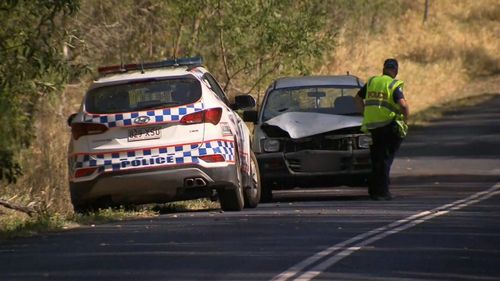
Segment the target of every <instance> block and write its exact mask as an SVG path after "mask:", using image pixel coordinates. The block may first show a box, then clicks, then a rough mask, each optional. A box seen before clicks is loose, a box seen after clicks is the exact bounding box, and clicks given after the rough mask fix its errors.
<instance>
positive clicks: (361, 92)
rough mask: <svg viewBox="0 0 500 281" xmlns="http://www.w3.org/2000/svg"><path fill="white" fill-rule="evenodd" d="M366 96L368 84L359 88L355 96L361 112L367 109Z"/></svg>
mask: <svg viewBox="0 0 500 281" xmlns="http://www.w3.org/2000/svg"><path fill="white" fill-rule="evenodd" d="M365 97H366V84H365V85H363V87H362V88H361V89H359V91H358V93H357V94H356V96H355V97H354V101H355V102H356V107H357V108H358V110H359V112H360V113H361V114H363V112H364V111H365V102H364V101H363V99H364V98H365Z"/></svg>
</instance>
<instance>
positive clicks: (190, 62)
mask: <svg viewBox="0 0 500 281" xmlns="http://www.w3.org/2000/svg"><path fill="white" fill-rule="evenodd" d="M202 63H203V58H202V57H192V58H179V59H170V60H164V61H158V62H147V63H131V64H125V65H123V64H122V65H112V66H102V67H99V68H97V72H98V73H99V75H100V76H104V75H108V74H115V73H124V72H127V71H132V70H142V72H144V70H145V69H152V68H163V67H181V66H188V67H196V66H201V65H202Z"/></svg>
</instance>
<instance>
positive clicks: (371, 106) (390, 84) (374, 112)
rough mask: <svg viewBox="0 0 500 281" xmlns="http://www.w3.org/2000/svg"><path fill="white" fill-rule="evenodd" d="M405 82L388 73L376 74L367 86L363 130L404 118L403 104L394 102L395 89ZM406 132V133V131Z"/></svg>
mask: <svg viewBox="0 0 500 281" xmlns="http://www.w3.org/2000/svg"><path fill="white" fill-rule="evenodd" d="M403 84H404V82H403V81H401V80H396V79H393V78H392V77H390V76H388V75H382V76H374V77H372V78H370V79H369V80H368V84H367V86H366V97H365V110H364V113H363V116H364V118H363V125H362V130H363V131H367V129H368V130H371V129H375V128H379V127H383V126H385V125H387V124H389V123H391V122H392V121H393V120H403V115H402V114H401V106H400V105H399V104H397V103H395V102H394V98H393V94H394V90H395V89H397V88H398V87H401V88H402V87H403ZM405 134H406V133H405Z"/></svg>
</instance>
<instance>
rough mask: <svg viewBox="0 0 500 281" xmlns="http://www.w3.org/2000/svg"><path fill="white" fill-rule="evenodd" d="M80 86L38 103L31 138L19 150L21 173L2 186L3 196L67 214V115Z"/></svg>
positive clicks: (69, 208) (75, 105)
mask: <svg viewBox="0 0 500 281" xmlns="http://www.w3.org/2000/svg"><path fill="white" fill-rule="evenodd" d="M84 90H85V88H84V86H82V85H80V84H78V85H68V86H67V88H66V90H65V91H64V93H63V95H62V96H61V97H54V98H52V99H50V100H46V101H44V102H43V103H42V104H40V105H39V106H40V110H39V111H38V112H37V114H36V117H35V120H36V122H35V139H34V142H33V143H32V146H31V148H30V149H29V150H27V151H24V152H23V153H22V154H21V164H22V167H23V171H24V175H23V176H22V177H21V178H20V180H19V181H18V182H17V183H15V184H11V185H7V186H4V187H2V190H1V194H2V197H3V198H8V199H11V200H14V201H17V202H20V203H23V204H27V205H34V207H35V208H37V209H38V210H40V211H42V212H47V213H60V214H69V213H71V212H72V206H71V204H70V200H69V189H68V178H67V170H68V167H67V145H68V141H69V137H70V129H69V128H68V126H67V124H66V119H67V117H68V116H69V115H70V114H71V113H72V112H75V111H76V109H77V108H78V105H79V101H80V99H81V96H82V94H83V91H84Z"/></svg>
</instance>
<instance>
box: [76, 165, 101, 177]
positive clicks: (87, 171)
mask: <svg viewBox="0 0 500 281" xmlns="http://www.w3.org/2000/svg"><path fill="white" fill-rule="evenodd" d="M96 170H97V167H92V168H82V169H78V170H76V172H75V178H81V177H86V176H90V175H92V174H93V173H94V172H95V171H96Z"/></svg>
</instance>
